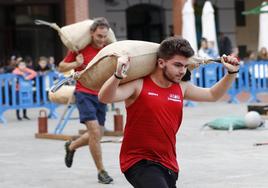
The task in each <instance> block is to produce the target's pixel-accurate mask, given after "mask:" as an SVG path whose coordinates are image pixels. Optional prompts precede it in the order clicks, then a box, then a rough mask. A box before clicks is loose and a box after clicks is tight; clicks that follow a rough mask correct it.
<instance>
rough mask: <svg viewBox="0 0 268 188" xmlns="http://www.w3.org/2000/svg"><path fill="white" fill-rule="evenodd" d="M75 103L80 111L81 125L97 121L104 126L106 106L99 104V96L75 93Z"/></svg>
mask: <svg viewBox="0 0 268 188" xmlns="http://www.w3.org/2000/svg"><path fill="white" fill-rule="evenodd" d="M75 102H76V106H77V108H78V111H79V118H80V123H85V122H86V121H93V120H97V121H98V122H99V125H102V126H104V123H105V116H106V104H103V103H101V102H99V100H98V96H96V95H91V94H87V93H83V92H75Z"/></svg>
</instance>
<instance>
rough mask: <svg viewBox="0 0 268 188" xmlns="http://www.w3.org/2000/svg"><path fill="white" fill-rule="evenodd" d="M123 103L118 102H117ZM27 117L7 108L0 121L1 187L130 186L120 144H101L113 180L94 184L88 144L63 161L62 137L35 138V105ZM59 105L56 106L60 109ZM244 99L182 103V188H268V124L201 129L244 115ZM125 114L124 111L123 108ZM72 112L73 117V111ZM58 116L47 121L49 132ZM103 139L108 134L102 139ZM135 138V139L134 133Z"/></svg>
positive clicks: (71, 127) (71, 128)
mask: <svg viewBox="0 0 268 188" xmlns="http://www.w3.org/2000/svg"><path fill="white" fill-rule="evenodd" d="M117 106H119V107H121V108H122V104H117ZM28 111H29V117H31V120H28V121H27V120H24V121H20V122H19V121H17V120H16V118H15V111H8V112H6V113H5V117H6V118H7V121H8V125H7V126H6V127H4V126H3V125H2V124H0V147H1V148H0V187H1V188H18V187H19V188H85V187H93V188H102V187H103V188H104V187H107V188H108V187H116V188H128V187H131V186H130V185H129V184H128V183H127V181H126V180H125V178H124V176H123V175H122V174H121V172H120V169H119V162H118V156H119V150H120V144H119V143H104V144H102V149H103V156H104V163H105V166H106V169H107V170H108V172H109V173H110V175H111V176H112V177H113V178H114V179H115V181H114V184H112V185H101V184H98V183H97V178H96V170H95V166H94V164H93V160H92V158H91V156H90V155H89V151H88V148H87V147H84V148H81V149H80V150H78V151H77V152H76V154H75V158H74V164H73V167H72V168H70V169H68V168H66V167H65V166H64V163H63V160H64V149H63V146H64V142H63V141H57V140H47V139H36V138H35V137H34V134H35V133H36V132H37V117H38V111H39V109H31V110H28ZM62 111H63V107H60V108H59V109H58V112H62ZM246 112H247V105H246V104H240V105H236V104H227V103H226V102H218V103H202V104H198V105H197V106H196V107H186V108H185V112H184V121H183V124H182V126H181V129H180V131H179V133H178V135H177V142H178V144H177V153H178V160H179V163H180V167H181V172H180V177H179V180H178V182H177V185H178V187H181V188H267V187H268V178H267V177H268V146H259V147H256V146H253V144H254V143H256V142H268V129H267V126H266V128H259V129H255V130H236V131H233V132H228V131H216V130H212V129H209V128H205V129H204V130H201V127H202V125H203V124H204V123H206V122H208V121H211V120H214V119H215V118H218V117H224V116H229V115H238V116H244V115H245V114H246ZM123 113H124V112H123ZM74 116H77V113H75V115H74ZM56 124H57V120H49V132H53V130H54V128H55V125H56ZM106 127H107V129H110V130H113V112H111V111H110V112H109V113H108V115H107V123H106ZM82 128H84V127H83V125H80V124H78V121H77V120H70V121H69V122H68V125H67V126H66V128H65V129H64V134H77V131H78V130H79V129H82ZM105 139H107V138H105ZM137 139H138V138H137Z"/></svg>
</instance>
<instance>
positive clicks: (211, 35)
mask: <svg viewBox="0 0 268 188" xmlns="http://www.w3.org/2000/svg"><path fill="white" fill-rule="evenodd" d="M201 19H202V37H204V38H206V39H207V40H208V41H209V42H213V43H214V50H215V52H217V53H219V50H218V42H217V35H216V25H215V15H214V9H213V6H212V4H211V2H210V1H206V2H205V4H204V6H203V10H202V17H201Z"/></svg>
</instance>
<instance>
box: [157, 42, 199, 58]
mask: <svg viewBox="0 0 268 188" xmlns="http://www.w3.org/2000/svg"><path fill="white" fill-rule="evenodd" d="M175 55H181V56H184V57H186V58H189V57H191V56H193V55H194V50H193V48H192V47H191V45H190V43H189V42H188V41H187V40H185V39H183V38H182V37H169V38H167V39H165V40H163V41H162V42H161V44H160V47H159V49H158V52H157V58H162V59H165V60H169V59H171V58H172V57H174V56H175Z"/></svg>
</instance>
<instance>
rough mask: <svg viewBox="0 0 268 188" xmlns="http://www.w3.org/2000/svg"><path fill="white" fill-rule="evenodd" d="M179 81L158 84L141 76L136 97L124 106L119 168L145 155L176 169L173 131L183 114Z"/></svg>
mask: <svg viewBox="0 0 268 188" xmlns="http://www.w3.org/2000/svg"><path fill="white" fill-rule="evenodd" d="M182 109H183V95H182V91H181V87H180V85H179V84H173V85H172V86H170V87H169V88H161V87H159V86H157V85H156V84H155V83H154V82H153V81H152V80H151V78H150V77H149V76H147V77H145V78H144V80H143V86H142V90H141V93H140V95H139V97H138V98H137V99H136V101H135V102H134V103H133V104H131V105H130V106H129V107H128V108H127V109H126V110H127V122H126V126H125V131H124V139H123V143H122V147H121V151H120V166H121V170H122V172H125V171H126V170H127V169H128V168H130V167H131V166H132V165H134V164H135V163H136V162H138V161H140V160H142V159H147V160H151V161H155V162H158V163H160V164H162V165H163V166H165V167H167V168H169V169H171V170H173V171H175V172H178V170H179V167H178V163H177V160H176V133H177V132H178V129H179V127H180V124H181V121H182V114H183V110H182Z"/></svg>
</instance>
